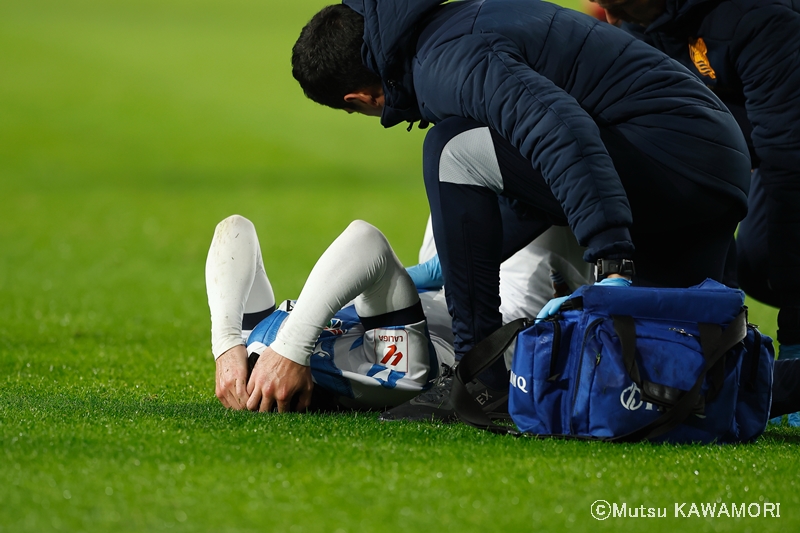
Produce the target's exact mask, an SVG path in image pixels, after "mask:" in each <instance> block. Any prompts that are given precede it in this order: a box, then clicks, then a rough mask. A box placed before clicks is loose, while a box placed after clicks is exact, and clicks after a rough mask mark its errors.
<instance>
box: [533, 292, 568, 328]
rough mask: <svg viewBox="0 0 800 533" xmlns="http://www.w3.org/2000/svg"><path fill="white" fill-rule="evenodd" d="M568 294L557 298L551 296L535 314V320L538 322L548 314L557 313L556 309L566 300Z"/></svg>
mask: <svg viewBox="0 0 800 533" xmlns="http://www.w3.org/2000/svg"><path fill="white" fill-rule="evenodd" d="M568 298H569V296H559V297H558V298H553V299H552V300H550V301H549V302H547V303H546V304H544V307H542V310H541V311H539V314H538V315H536V322H540V321H542V320H544V319H545V318H547V317H549V316H553V315H555V314H556V313H558V310H559V309H561V304H563V303H564V302H566V301H567V299H568Z"/></svg>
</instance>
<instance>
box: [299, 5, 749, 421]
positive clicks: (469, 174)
mask: <svg viewBox="0 0 800 533" xmlns="http://www.w3.org/2000/svg"><path fill="white" fill-rule="evenodd" d="M440 4H441V1H440V0H417V1H412V0H345V1H344V5H337V6H329V7H327V8H325V9H323V10H322V11H320V12H319V13H318V14H317V15H316V16H315V17H314V18H313V19H312V20H311V21H310V22H309V24H308V25H307V26H306V27H305V28H304V29H303V31H302V33H301V35H300V38H299V39H298V41H297V43H296V45H295V47H294V50H293V56H292V65H293V73H294V76H295V78H296V79H297V80H298V81H299V82H300V85H301V87H302V88H303V90H304V91H305V93H306V95H307V96H308V97H309V98H311V99H313V100H315V101H317V102H319V103H321V104H324V105H327V106H330V107H333V108H339V109H344V110H347V111H349V112H358V113H363V114H367V115H374V116H379V117H380V119H381V124H382V125H383V126H385V127H391V126H395V125H397V124H399V123H401V122H404V121H407V122H414V121H422V123H423V124H425V123H433V124H434V125H435V126H434V127H433V128H432V130H431V131H430V132H429V133H428V135H427V137H426V139H425V144H424V149H423V165H424V169H423V170H424V177H425V185H426V189H427V194H428V199H429V202H430V207H431V212H432V217H433V230H434V236H435V240H436V245H437V248H438V251H439V256H440V260H441V264H442V269H443V273H444V278H445V289H446V294H447V298H448V306H449V310H450V312H451V314H452V316H453V329H454V333H455V339H456V341H455V343H456V344H455V349H456V358H457V359H458V358H459V357H460V356H462V355H463V354H464V353H466V352H467V351H468V350H469V349H470V348H471V347H472V346H474V345H475V343H477V342H479V341H480V340H482V339H483V338H484V337H486V336H487V335H489V334H490V333H492V332H493V331H494V330H495V329H497V328H499V327H500V325H501V316H500V313H499V311H498V307H499V303H500V300H499V296H498V271H499V265H500V262H501V261H502V260H503V259H504V258H507V257H509V256H510V255H511V254H512V253H513V252H515V251H516V250H518V249H519V248H521V247H522V246H524V245H525V244H527V243H528V242H530V241H531V240H532V239H533V238H534V237H536V236H537V235H539V234H540V233H541V232H542V231H544V230H545V229H546V228H548V227H549V226H551V225H567V224H568V225H569V226H570V227H571V229H572V231H573V233H574V234H575V236H576V237H577V239H578V241H579V242H580V243H581V244H582V245H584V246H587V247H588V248H587V251H586V254H585V257H584V259H585V260H586V261H588V262H591V263H595V262H596V263H597V264H598V266H599V274H600V277H606V276H609V275H611V276H622V277H625V278H628V279H630V278H631V277H632V278H633V281H634V282H635V283H638V284H642V285H644V284H647V285H662V286H689V285H692V284H695V283H699V282H701V281H702V280H703V279H705V278H707V277H710V278H714V279H720V278H721V276H722V272H723V265H724V260H725V256H726V252H727V250H728V247H729V245H730V243H731V240H732V238H733V232H734V230H735V228H736V225H737V223H738V222H739V220H741V219H742V217H743V216H744V215H745V213H746V210H747V190H748V185H749V176H750V158H749V155H748V150H747V145H746V143H745V141H744V138H743V136H742V134H741V132H740V131H739V129H738V127H736V121H735V120H734V118H733V117H732V116H731V114H730V113H729V112H728V110H727V109H726V108H725V106H724V105H723V104H722V102H720V100H719V99H718V98H717V97H716V96H714V94H713V93H712V92H711V91H709V90H708V89H707V88H706V87H704V86H703V84H702V83H700V82H699V81H698V80H697V79H696V78H695V77H694V76H693V75H692V74H690V73H689V72H687V71H686V70H685V69H684V68H683V67H682V66H681V65H679V64H677V63H676V62H675V61H673V60H671V59H669V58H668V57H667V56H665V55H664V54H662V53H661V52H658V51H657V50H655V49H653V48H652V47H649V46H647V45H645V44H644V43H642V42H640V41H638V40H636V39H634V38H633V37H631V36H630V35H627V34H625V33H624V32H622V31H620V30H618V29H617V28H614V27H612V26H610V25H607V24H601V23H599V22H597V21H596V20H595V19H592V18H590V17H588V16H586V15H583V14H580V13H577V12H574V11H571V10H567V9H562V8H560V7H558V6H555V5H553V4H549V3H544V2H538V1H535V0H484V1H480V0H466V1H462V2H452V3H448V4H446V5H440ZM634 244H635V248H634ZM634 261H635V272H634V268H633V262H634ZM485 377H486V379H485V382H486V385H489V386H490V388H497V389H503V388H506V389H507V386H506V385H505V383H504V381H503V380H504V379H505V373H504V372H502V371H498V372H497V373H496V375H492V373H491V372H490V373H488V374H486V375H485ZM444 387H445V389H446V387H447V384H444ZM445 396H446V395H445ZM417 401H418V402H419V400H417ZM437 402H438V403H439V404H441V400H439V399H434V400H433V401H432V402H431V403H432V404H437ZM418 407H419V408H420V409H419V410H417V411H414V412H421V413H422V414H421V415H420V417H423V418H430V414H431V412H430V411H425V409H424V407H425V406H418ZM414 412H412V414H411V415H409V416H411V417H413V416H414V414H413V413H414ZM434 414H436V413H435V412H434ZM402 416H406V415H405V414H404V415H402Z"/></svg>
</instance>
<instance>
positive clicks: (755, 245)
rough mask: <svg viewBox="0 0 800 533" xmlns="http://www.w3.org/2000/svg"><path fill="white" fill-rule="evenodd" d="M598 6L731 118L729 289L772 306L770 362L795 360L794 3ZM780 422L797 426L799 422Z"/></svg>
mask: <svg viewBox="0 0 800 533" xmlns="http://www.w3.org/2000/svg"><path fill="white" fill-rule="evenodd" d="M598 4H599V5H600V6H601V7H604V8H606V11H607V13H608V19H609V21H610V22H612V23H616V24H619V25H621V26H622V27H623V28H624V29H626V30H628V31H629V32H631V33H632V34H634V35H636V36H638V37H640V38H641V39H643V40H644V41H645V42H647V43H649V44H651V45H653V46H655V47H656V48H658V49H659V50H662V51H663V52H666V53H667V54H668V55H669V56H670V57H672V58H674V59H676V60H678V61H680V62H681V63H682V64H683V65H684V66H685V67H686V68H688V69H689V70H690V71H691V72H693V73H694V74H695V75H696V76H697V77H698V79H700V80H701V81H702V82H703V83H704V84H705V85H707V86H708V87H710V88H711V90H712V91H714V92H715V93H716V94H717V95H718V96H719V97H720V99H722V101H723V102H724V103H725V105H727V106H728V108H729V109H730V110H731V112H732V113H733V114H734V116H735V117H736V120H737V122H738V123H739V126H740V127H741V129H742V131H743V132H744V134H745V138H746V140H747V142H748V146H749V147H750V154H751V156H752V159H753V167H754V169H755V170H754V171H753V181H752V185H751V194H750V202H749V203H750V210H749V213H748V215H747V218H746V219H745V220H744V221H743V222H742V224H741V226H740V227H739V235H738V238H737V248H738V256H739V257H738V259H739V260H738V271H739V282H740V284H741V287H742V288H743V289H744V290H745V291H746V292H747V293H748V294H749V295H750V296H753V297H754V298H756V299H758V300H761V301H762V302H765V303H767V304H769V305H772V306H775V307H779V308H780V313H779V314H778V341H780V343H781V349H780V358H781V359H786V358H798V357H800V276H798V273H800V38H798V36H799V35H800V2H799V1H798V0H721V1H720V0H666V1H665V0H637V1H635V2H619V1H614V0H598ZM623 21H626V22H625V23H623ZM789 422H790V424H791V425H794V426H800V416H796V415H795V416H791V417H789Z"/></svg>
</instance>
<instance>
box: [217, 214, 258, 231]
mask: <svg viewBox="0 0 800 533" xmlns="http://www.w3.org/2000/svg"><path fill="white" fill-rule="evenodd" d="M242 231H255V226H254V225H253V223H252V222H250V220H248V219H246V218H245V217H243V216H242V215H231V216H229V217H227V218H225V219H223V220H222V222H220V223H219V224H217V229H216V233H217V234H218V235H223V234H226V233H241V232H242Z"/></svg>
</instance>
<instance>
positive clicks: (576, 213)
mask: <svg viewBox="0 0 800 533" xmlns="http://www.w3.org/2000/svg"><path fill="white" fill-rule="evenodd" d="M442 72H446V73H447V75H446V76H444V75H442ZM415 76H416V79H415V86H416V87H417V92H418V95H417V96H418V99H419V101H420V103H421V106H422V108H423V112H424V113H427V115H428V116H429V117H431V118H433V119H434V121H440V120H443V119H445V118H448V117H450V116H462V117H466V118H471V119H473V120H476V121H478V122H480V123H482V124H486V125H487V126H489V127H490V128H492V129H493V130H495V131H496V132H498V133H499V134H500V135H502V136H503V137H504V138H506V139H507V140H508V141H509V142H511V143H512V144H513V145H514V146H515V147H516V148H517V149H519V151H520V153H521V154H522V155H523V156H524V157H525V158H527V159H529V160H530V161H531V164H532V165H533V167H534V169H536V170H537V171H539V172H540V173H541V174H542V176H543V177H544V179H545V180H546V182H547V183H548V185H549V186H550V188H551V190H552V191H553V194H554V195H555V196H556V198H557V199H558V200H559V202H560V203H561V206H562V208H563V209H564V213H565V214H566V216H567V220H568V221H569V224H570V227H571V228H572V231H573V233H574V234H575V236H576V237H577V239H578V242H580V243H581V244H582V245H584V246H588V247H589V250H588V251H587V255H586V257H587V259H588V260H590V261H593V260H594V259H596V258H597V257H600V256H602V254H603V252H604V250H609V249H614V250H617V251H620V252H623V253H629V252H630V251H632V250H633V245H632V243H631V242H630V234H629V232H628V228H629V227H630V225H631V223H632V216H631V210H630V206H629V204H628V198H627V196H626V194H625V190H624V189H623V187H622V183H621V181H620V179H619V176H618V175H617V173H616V170H615V169H614V164H613V162H612V160H611V157H610V156H609V155H608V152H607V151H606V148H605V146H604V145H603V142H602V140H601V139H600V131H599V128H598V127H597V124H596V123H595V122H594V120H593V119H592V117H591V116H589V114H588V113H587V112H586V111H585V110H584V109H583V108H581V106H580V104H579V103H578V102H577V101H576V100H575V99H574V98H573V97H572V96H570V95H569V94H568V93H567V92H565V91H564V90H562V89H560V88H559V87H557V86H556V85H555V84H553V83H552V82H551V81H550V80H548V79H547V78H545V77H544V76H541V75H540V74H538V73H537V72H536V71H534V70H533V69H532V68H531V67H530V66H529V65H528V64H526V63H524V62H522V61H520V60H519V59H518V54H515V53H514V49H513V46H512V45H510V44H508V43H505V42H504V41H503V40H502V37H500V36H497V35H495V34H477V35H466V36H463V37H460V38H459V39H456V40H454V41H451V42H449V43H446V44H443V45H440V46H438V47H437V48H436V49H435V50H432V51H431V53H430V54H428V55H427V56H426V59H425V64H420V65H418V68H417V69H415Z"/></svg>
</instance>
